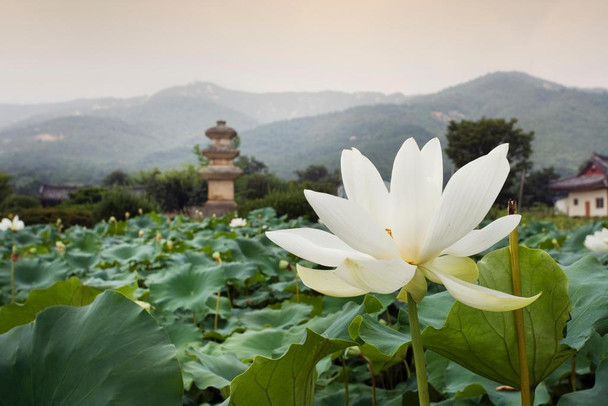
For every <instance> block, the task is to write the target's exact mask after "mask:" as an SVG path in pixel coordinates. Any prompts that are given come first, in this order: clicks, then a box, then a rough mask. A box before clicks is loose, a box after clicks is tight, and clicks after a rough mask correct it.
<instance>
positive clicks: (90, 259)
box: [65, 249, 99, 270]
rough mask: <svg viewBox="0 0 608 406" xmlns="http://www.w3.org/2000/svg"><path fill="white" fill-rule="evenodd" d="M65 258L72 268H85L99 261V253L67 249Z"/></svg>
mask: <svg viewBox="0 0 608 406" xmlns="http://www.w3.org/2000/svg"><path fill="white" fill-rule="evenodd" d="M65 260H66V261H67V263H68V264H69V265H70V266H71V267H72V268H74V269H82V270H86V269H89V268H92V267H93V266H95V265H96V264H97V263H98V262H99V254H96V253H91V252H85V251H81V250H72V249H68V250H67V252H66V253H65Z"/></svg>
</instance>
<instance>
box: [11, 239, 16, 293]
mask: <svg viewBox="0 0 608 406" xmlns="http://www.w3.org/2000/svg"><path fill="white" fill-rule="evenodd" d="M17 258H18V257H17V245H15V244H13V249H12V251H11V303H15V262H17Z"/></svg>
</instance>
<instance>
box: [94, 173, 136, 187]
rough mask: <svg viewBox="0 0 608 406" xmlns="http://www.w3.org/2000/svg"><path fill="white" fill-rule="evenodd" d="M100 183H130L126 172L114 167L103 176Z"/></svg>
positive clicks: (106, 185)
mask: <svg viewBox="0 0 608 406" xmlns="http://www.w3.org/2000/svg"><path fill="white" fill-rule="evenodd" d="M101 184H102V185H104V186H105V187H115V186H128V185H130V184H131V181H130V179H129V175H128V174H126V173H125V172H123V171H122V170H120V169H116V170H114V171H112V172H111V173H110V174H108V176H106V177H105V178H103V180H102V181H101Z"/></svg>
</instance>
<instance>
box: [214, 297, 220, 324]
mask: <svg viewBox="0 0 608 406" xmlns="http://www.w3.org/2000/svg"><path fill="white" fill-rule="evenodd" d="M220 294H221V292H220V291H219V290H218V291H217V297H216V299H215V317H214V319H213V329H214V330H217V321H218V317H219V314H220Z"/></svg>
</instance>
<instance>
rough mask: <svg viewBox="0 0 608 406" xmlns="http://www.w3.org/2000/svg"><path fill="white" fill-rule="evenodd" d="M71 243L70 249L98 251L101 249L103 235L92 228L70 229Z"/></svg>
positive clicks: (89, 251) (92, 252) (93, 252)
mask: <svg viewBox="0 0 608 406" xmlns="http://www.w3.org/2000/svg"><path fill="white" fill-rule="evenodd" d="M69 239H70V241H71V242H70V245H68V249H69V250H74V249H78V250H80V251H83V252H88V253H91V254H95V253H98V252H99V251H100V249H101V237H100V236H99V235H98V234H97V233H95V232H94V231H91V230H86V229H82V228H74V229H70V233H69Z"/></svg>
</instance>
